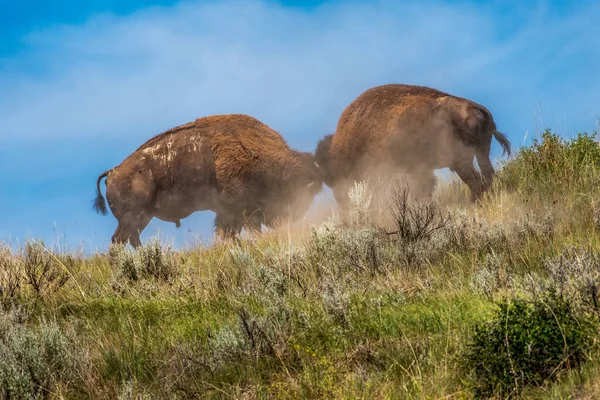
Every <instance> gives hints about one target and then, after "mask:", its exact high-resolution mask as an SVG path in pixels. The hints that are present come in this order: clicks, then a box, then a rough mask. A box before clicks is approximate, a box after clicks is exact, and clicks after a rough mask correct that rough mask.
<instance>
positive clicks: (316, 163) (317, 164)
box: [313, 161, 321, 168]
mask: <svg viewBox="0 0 600 400" xmlns="http://www.w3.org/2000/svg"><path fill="white" fill-rule="evenodd" d="M313 162H314V163H315V165H316V166H317V168H321V167H319V163H318V162H316V161H313Z"/></svg>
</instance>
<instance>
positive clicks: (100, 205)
mask: <svg viewBox="0 0 600 400" xmlns="http://www.w3.org/2000/svg"><path fill="white" fill-rule="evenodd" d="M109 172H110V170H108V171H104V172H103V173H102V174H101V175H100V176H99V177H98V180H97V181H96V198H95V199H94V210H96V212H97V213H98V214H102V215H106V212H107V211H106V202H105V201H104V197H103V196H102V191H101V190H100V182H101V181H102V179H104V178H106V177H107V176H108V173H109Z"/></svg>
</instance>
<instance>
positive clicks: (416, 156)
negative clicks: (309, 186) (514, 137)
mask: <svg viewBox="0 0 600 400" xmlns="http://www.w3.org/2000/svg"><path fill="white" fill-rule="evenodd" d="M492 136H494V137H495V138H496V140H498V142H499V143H500V144H501V145H502V148H503V150H504V152H503V155H504V154H505V153H508V155H509V156H510V142H509V140H508V138H507V137H506V136H505V135H504V134H502V133H500V132H498V130H497V129H496V124H495V122H494V119H493V118H492V115H491V113H490V112H489V111H488V110H487V109H486V108H485V107H483V106H482V105H479V104H477V103H475V102H473V101H470V100H467V99H463V98H460V97H457V96H452V95H450V94H447V93H444V92H441V91H439V90H435V89H431V88H428V87H424V86H413V85H402V84H389V85H383V86H377V87H373V88H371V89H368V90H367V91H365V92H363V93H362V94H361V95H360V96H358V97H357V98H356V99H355V100H354V101H353V102H352V103H351V104H350V105H349V106H348V107H347V108H346V109H345V110H344V111H343V112H342V115H341V117H340V119H339V122H338V125H337V129H336V131H335V133H334V134H333V135H327V136H325V137H324V138H323V139H321V141H320V142H319V144H318V146H317V149H316V152H315V153H316V154H315V157H316V160H317V162H318V163H319V165H320V166H321V168H322V169H323V172H324V182H325V184H326V185H327V186H329V187H330V188H332V190H333V192H334V196H335V198H336V201H337V202H338V203H340V205H342V206H345V204H346V202H347V194H348V189H349V187H350V185H352V183H353V182H354V181H360V180H364V179H366V178H369V177H374V176H375V177H381V176H384V177H386V176H391V174H393V173H396V172H403V173H406V174H408V175H409V176H411V177H413V178H417V179H418V181H419V182H420V184H421V187H420V188H419V189H420V193H421V194H423V191H424V192H425V194H431V192H432V191H433V189H434V186H435V175H434V170H435V169H441V168H446V167H448V168H450V169H451V170H452V171H454V172H456V173H457V174H458V175H459V176H460V178H461V179H462V180H463V181H464V182H465V183H466V184H467V185H468V186H469V188H470V190H471V200H476V199H478V198H479V197H480V196H481V195H482V194H483V193H484V192H485V191H486V190H487V189H488V188H489V186H490V185H491V182H492V177H493V174H494V169H493V168H492V164H491V162H490V158H489V153H490V146H491V142H492ZM474 156H475V157H476V158H477V162H478V164H479V166H480V169H481V172H482V174H480V173H479V172H478V171H477V170H476V169H475V167H474V166H473V157H474ZM482 175H483V176H482Z"/></svg>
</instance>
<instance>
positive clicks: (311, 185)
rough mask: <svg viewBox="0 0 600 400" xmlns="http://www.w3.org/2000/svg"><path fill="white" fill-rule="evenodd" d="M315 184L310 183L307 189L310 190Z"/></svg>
mask: <svg viewBox="0 0 600 400" xmlns="http://www.w3.org/2000/svg"><path fill="white" fill-rule="evenodd" d="M314 184H315V183H314V182H310V183H309V184H308V185H306V188H307V189H310V188H311V187H313V185H314Z"/></svg>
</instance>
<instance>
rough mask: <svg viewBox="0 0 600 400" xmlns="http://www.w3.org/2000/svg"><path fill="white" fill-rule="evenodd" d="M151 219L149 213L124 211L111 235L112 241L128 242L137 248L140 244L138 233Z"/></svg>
mask: <svg viewBox="0 0 600 400" xmlns="http://www.w3.org/2000/svg"><path fill="white" fill-rule="evenodd" d="M151 219H152V216H151V215H148V214H146V213H144V212H142V213H133V212H131V211H130V212H127V213H125V214H124V215H123V216H122V217H121V219H119V224H118V225H117V229H116V230H115V233H114V235H113V237H112V242H113V243H121V244H127V242H129V243H130V244H131V245H132V246H133V248H135V249H137V248H138V247H140V246H141V245H142V242H141V240H140V233H142V231H143V230H144V229H145V228H146V226H148V223H149V222H150V220H151Z"/></svg>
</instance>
